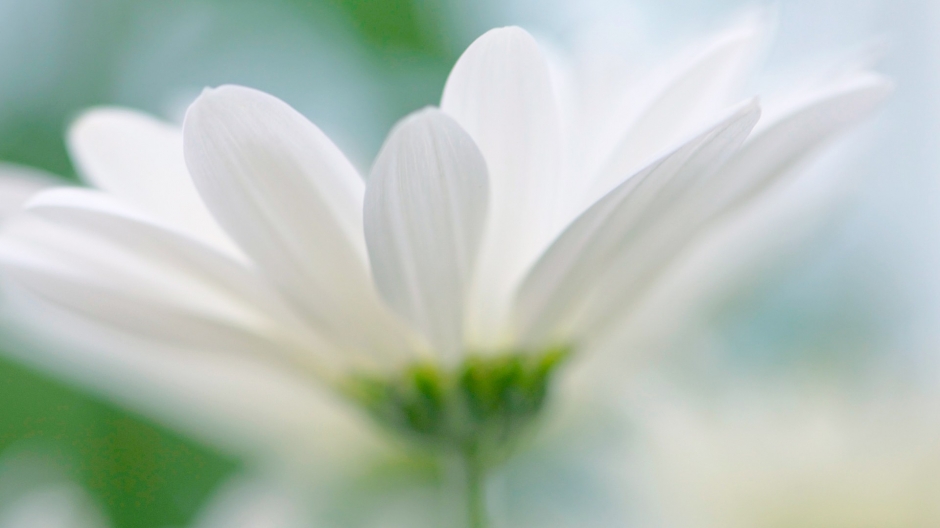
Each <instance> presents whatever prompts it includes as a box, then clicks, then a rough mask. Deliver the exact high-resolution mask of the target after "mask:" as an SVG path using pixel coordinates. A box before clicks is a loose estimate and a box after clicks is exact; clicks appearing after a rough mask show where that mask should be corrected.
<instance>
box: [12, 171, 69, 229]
mask: <svg viewBox="0 0 940 528" xmlns="http://www.w3.org/2000/svg"><path fill="white" fill-rule="evenodd" d="M63 183H64V182H63V181H62V180H61V179H60V178H56V177H55V176H53V175H51V174H46V173H44V172H42V171H40V170H36V169H33V168H30V167H23V166H20V165H13V164H10V163H0V223H2V222H3V221H4V220H6V219H7V218H9V217H10V216H12V215H14V214H15V213H17V212H18V211H19V209H20V207H22V205H23V204H24V203H26V201H27V200H29V199H30V198H31V197H32V196H33V195H34V194H36V193H37V192H39V191H41V190H42V189H45V188H47V187H51V186H53V185H62V184H63Z"/></svg>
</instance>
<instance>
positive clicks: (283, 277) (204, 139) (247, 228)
mask: <svg viewBox="0 0 940 528" xmlns="http://www.w3.org/2000/svg"><path fill="white" fill-rule="evenodd" d="M183 136H184V144H185V145H184V150H185V156H186V163H187V166H188V167H189V170H190V172H191V173H192V176H193V180H194V181H195V183H196V187H197V188H198V189H199V192H200V194H201V195H202V197H203V199H204V200H205V202H206V205H208V207H209V209H210V210H211V211H212V213H213V214H214V215H215V217H216V218H217V219H218V220H219V223H220V224H221V225H222V226H223V228H225V230H226V231H227V232H228V233H229V235H231V237H232V238H233V239H234V240H235V241H236V242H238V244H239V246H240V247H241V248H242V249H243V250H244V251H245V252H246V253H247V254H248V255H249V256H250V257H251V258H252V260H253V261H254V262H255V263H256V264H257V265H258V266H259V267H260V268H261V269H262V270H263V272H264V273H265V274H266V275H267V276H268V277H269V278H270V279H271V280H272V281H273V282H274V283H275V284H276V285H277V287H278V288H279V290H280V291H281V293H282V295H283V296H284V297H285V298H287V299H289V300H290V301H291V302H292V303H293V304H294V306H296V307H297V309H298V311H299V312H300V313H301V314H302V315H303V316H304V317H305V319H306V320H307V321H309V322H310V323H311V324H314V325H316V327H317V328H318V329H320V330H321V331H322V332H323V333H324V335H327V336H329V337H330V338H331V339H333V340H335V341H336V342H337V344H338V345H340V346H341V347H342V348H345V349H348V350H351V351H355V352H368V351H372V352H374V353H383V352H388V353H390V354H395V353H402V352H403V351H406V350H410V349H411V348H413V346H409V345H408V344H406V343H404V337H403V333H404V330H402V328H401V325H400V324H399V323H398V321H397V320H396V319H395V318H394V315H393V314H392V313H391V312H390V311H389V310H388V309H387V308H386V307H385V306H384V305H383V303H382V301H381V299H380V298H379V296H378V293H377V292H376V291H375V288H374V286H373V284H372V279H371V277H370V275H369V268H368V262H367V260H366V258H367V257H366V249H365V240H364V236H363V230H362V200H363V193H364V191H365V185H364V183H363V181H362V179H361V178H360V177H359V175H358V174H357V173H356V171H355V169H354V168H353V167H352V165H351V164H350V163H349V161H348V160H347V159H346V158H345V157H344V156H343V154H342V153H341V152H340V151H339V149H338V148H337V147H336V146H335V145H334V144H333V143H332V142H331V141H330V140H329V139H328V138H327V137H326V136H325V135H324V134H323V132H321V131H320V129H318V128H317V127H316V126H315V125H313V124H312V123H310V121H308V120H307V119H306V118H304V117H303V116H302V115H300V114H299V113H297V112H296V111H295V110H294V109H293V108H291V107H290V106H288V105H287V104H286V103H284V102H283V101H280V100H279V99H277V98H275V97H273V96H271V95H268V94H265V93H262V92H259V91H256V90H251V89H249V88H243V87H238V86H223V87H221V88H217V89H213V90H206V91H204V92H203V94H202V95H201V96H200V97H199V98H198V99H197V100H196V102H195V103H193V105H192V106H191V107H190V108H189V111H188V112H187V114H186V121H185V123H184V125H183Z"/></svg>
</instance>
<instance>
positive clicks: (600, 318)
mask: <svg viewBox="0 0 940 528" xmlns="http://www.w3.org/2000/svg"><path fill="white" fill-rule="evenodd" d="M759 116H760V109H759V107H758V106H757V103H756V102H751V103H748V104H746V105H744V106H743V107H741V108H740V109H738V110H737V111H735V112H733V113H732V114H731V116H730V117H728V118H726V119H723V120H721V121H720V122H719V123H718V124H717V125H715V126H713V127H711V128H709V129H708V130H707V131H706V132H704V133H702V134H700V135H698V136H696V137H695V138H694V139H692V140H690V141H688V142H687V143H685V144H684V145H682V146H681V147H680V148H679V149H677V150H675V151H673V152H672V153H670V154H668V155H666V156H665V157H663V158H660V159H659V160H658V161H656V162H654V163H653V164H652V165H650V166H649V167H647V168H646V169H644V170H643V171H641V172H640V173H638V174H636V175H635V176H633V177H631V178H630V179H628V180H627V181H626V182H624V183H622V184H621V185H620V186H618V187H617V188H615V189H614V190H613V191H611V192H610V193H609V194H608V195H607V196H605V197H604V198H603V199H602V200H600V201H599V202H597V203H596V204H595V205H594V206H592V207H591V208H590V209H588V210H587V211H586V212H585V213H584V214H582V215H581V216H580V217H579V218H578V219H577V220H575V222H574V223H572V225H571V226H570V227H569V228H568V229H567V230H565V232H564V233H562V235H561V236H560V237H559V238H558V239H557V240H556V241H555V242H554V243H553V244H552V246H551V247H550V248H549V249H548V250H547V251H546V253H545V254H544V255H543V256H542V257H541V259H539V261H538V263H536V265H535V267H534V268H533V270H532V272H531V273H530V274H529V275H528V276H527V277H526V280H525V282H524V283H523V285H522V287H521V288H520V291H519V294H518V297H517V300H516V309H515V316H516V320H517V322H518V324H519V331H520V332H521V334H522V336H523V340H524V341H525V342H526V343H529V344H530V346H544V345H547V344H551V343H552V342H553V341H567V340H572V339H574V340H577V339H580V338H582V337H583V335H584V334H585V333H586V332H589V331H591V330H593V329H594V328H596V327H597V326H599V325H600V324H601V323H602V322H604V321H605V320H606V318H607V317H608V316H610V315H613V314H614V313H619V311H618V310H620V308H621V306H622V305H627V304H628V303H629V302H630V301H631V300H632V299H631V296H630V293H631V292H630V287H631V286H633V285H634V284H636V282H637V281H639V280H641V279H642V278H643V277H644V276H645V273H647V272H648V268H649V267H650V266H656V267H658V266H661V265H662V264H663V261H661V260H657V259H655V258H653V257H658V256H659V252H652V253H650V252H649V250H650V247H649V246H650V245H651V244H652V245H653V246H655V247H659V246H668V247H670V248H672V247H674V243H678V242H684V241H685V240H684V239H682V238H677V237H676V236H675V233H673V232H671V231H667V232H664V231H663V227H662V226H671V225H675V223H679V224H680V225H682V226H684V227H686V228H692V229H694V225H689V223H690V222H693V219H687V218H670V214H669V213H671V212H673V211H672V209H673V208H674V207H675V206H676V205H677V204H681V203H682V200H683V199H684V198H686V197H688V196H690V195H694V194H696V193H698V192H699V191H700V189H701V187H702V185H703V183H704V182H705V181H707V180H708V178H709V176H711V175H712V174H713V173H714V171H715V169H716V168H717V167H719V166H720V164H721V163H723V162H724V161H725V160H727V158H728V156H730V155H731V154H732V153H733V152H734V151H735V150H736V149H737V148H738V147H740V145H741V143H742V142H743V141H744V139H745V138H746V137H747V135H748V133H750V131H751V129H752V128H753V127H754V124H755V123H756V122H757V119H758V117H759ZM687 230H688V229H685V230H680V232H681V233H684V232H685V231H687ZM665 235H669V236H665ZM608 301H609V303H613V304H614V305H613V306H611V305H610V304H608ZM605 310H607V311H606V312H605ZM584 313H587V314H588V316H587V317H585V316H584V315H583V314H584Z"/></svg>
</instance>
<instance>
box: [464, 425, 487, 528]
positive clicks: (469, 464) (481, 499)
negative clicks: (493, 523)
mask: <svg viewBox="0 0 940 528" xmlns="http://www.w3.org/2000/svg"><path fill="white" fill-rule="evenodd" d="M463 463H464V478H465V479H466V482H465V490H466V494H467V519H468V521H469V522H468V528H487V527H488V526H489V519H488V518H487V515H486V493H485V489H484V485H485V482H484V480H485V478H486V475H485V471H484V467H483V461H482V460H480V452H479V446H478V445H477V443H476V442H469V443H468V444H467V445H466V446H465V447H464V449H463Z"/></svg>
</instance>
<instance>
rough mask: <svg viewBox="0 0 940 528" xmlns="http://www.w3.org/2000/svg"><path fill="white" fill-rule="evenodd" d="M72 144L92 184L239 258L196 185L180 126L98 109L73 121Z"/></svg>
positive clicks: (128, 112) (75, 158)
mask: <svg viewBox="0 0 940 528" xmlns="http://www.w3.org/2000/svg"><path fill="white" fill-rule="evenodd" d="M68 146H69V151H70V153H71V156H72V160H73V161H74V162H75V165H76V168H77V169H78V171H79V173H81V174H82V176H83V177H84V178H85V180H86V181H87V182H88V183H90V184H91V185H93V186H95V187H97V188H99V189H103V190H105V191H108V192H109V193H112V194H114V195H116V196H119V197H121V199H123V200H124V201H126V202H127V203H129V204H133V205H134V206H136V207H138V208H140V209H141V210H143V211H146V212H148V213H149V214H151V215H153V216H154V217H157V218H160V219H162V220H163V221H165V222H169V223H172V224H173V225H175V226H177V227H178V228H180V229H185V230H187V231H189V232H192V233H193V234H194V235H195V236H198V237H199V238H200V239H202V240H203V241H204V242H206V243H209V244H212V245H214V246H216V247H218V248H220V249H222V250H224V251H228V252H230V253H232V254H238V250H237V249H236V248H235V246H234V245H233V244H232V241H231V240H229V238H228V237H227V236H226V235H225V234H224V233H223V232H222V230H221V229H220V228H219V226H218V224H217V223H216V221H215V220H214V219H213V218H212V216H211V215H210V214H209V211H208V210H207V209H206V207H205V205H204V204H203V203H202V199H201V198H200V197H199V194H198V193H197V192H196V188H195V187H194V186H193V182H192V179H191V178H190V177H189V172H188V171H187V170H186V164H185V163H184V161H183V137H182V132H181V131H180V128H179V127H178V126H174V125H171V124H169V123H164V122H162V121H159V120H157V119H155V118H153V117H151V116H149V115H146V114H142V113H139V112H135V111H133V110H126V109H123V108H95V109H92V110H88V111H86V112H85V113H84V114H82V115H81V116H80V117H79V118H78V119H76V120H75V122H74V123H72V126H71V127H70V128H69V132H68Z"/></svg>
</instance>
